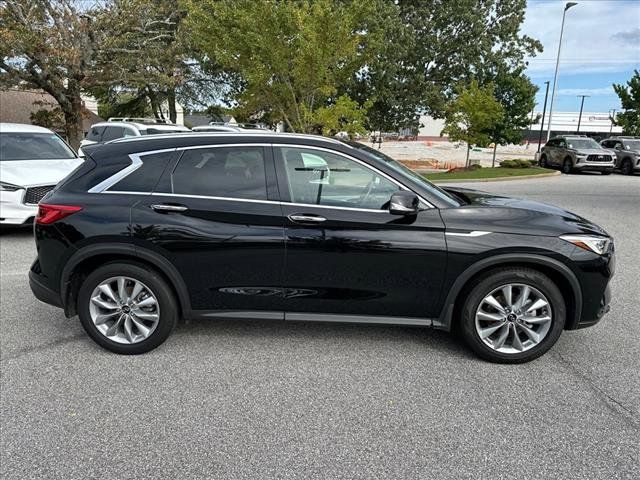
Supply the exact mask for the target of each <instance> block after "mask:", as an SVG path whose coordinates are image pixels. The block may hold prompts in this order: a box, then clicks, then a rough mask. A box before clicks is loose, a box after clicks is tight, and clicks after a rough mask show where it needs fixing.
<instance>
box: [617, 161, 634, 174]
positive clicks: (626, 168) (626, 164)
mask: <svg viewBox="0 0 640 480" xmlns="http://www.w3.org/2000/svg"><path fill="white" fill-rule="evenodd" d="M620 172H621V173H622V174H623V175H631V174H632V173H633V164H632V163H631V160H629V159H628V158H627V159H625V160H624V161H623V162H622V168H620Z"/></svg>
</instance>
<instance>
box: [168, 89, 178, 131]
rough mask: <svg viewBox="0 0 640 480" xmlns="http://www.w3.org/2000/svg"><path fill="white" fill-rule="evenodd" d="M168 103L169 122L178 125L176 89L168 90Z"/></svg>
mask: <svg viewBox="0 0 640 480" xmlns="http://www.w3.org/2000/svg"><path fill="white" fill-rule="evenodd" d="M167 103H168V104H169V120H171V122H172V123H176V120H177V119H178V113H177V112H176V90H175V89H174V88H170V89H169V90H167Z"/></svg>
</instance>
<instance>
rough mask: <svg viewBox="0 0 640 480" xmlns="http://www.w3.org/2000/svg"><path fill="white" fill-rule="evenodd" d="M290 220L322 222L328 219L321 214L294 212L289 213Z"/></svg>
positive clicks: (295, 221) (296, 221)
mask: <svg viewBox="0 0 640 480" xmlns="http://www.w3.org/2000/svg"><path fill="white" fill-rule="evenodd" d="M289 220H291V221H292V222H294V223H322V222H326V221H327V219H326V218H324V217H321V216H320V215H310V214H307V213H292V214H291V215H289Z"/></svg>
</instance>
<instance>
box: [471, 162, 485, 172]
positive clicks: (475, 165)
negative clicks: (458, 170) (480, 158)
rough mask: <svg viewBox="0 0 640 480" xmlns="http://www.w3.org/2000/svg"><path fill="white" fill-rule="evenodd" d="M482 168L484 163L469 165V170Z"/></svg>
mask: <svg viewBox="0 0 640 480" xmlns="http://www.w3.org/2000/svg"><path fill="white" fill-rule="evenodd" d="M481 168H482V165H480V164H479V163H473V164H471V165H469V170H480V169H481Z"/></svg>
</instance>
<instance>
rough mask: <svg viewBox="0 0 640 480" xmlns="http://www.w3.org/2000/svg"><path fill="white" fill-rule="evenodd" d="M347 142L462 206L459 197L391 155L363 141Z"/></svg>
mask: <svg viewBox="0 0 640 480" xmlns="http://www.w3.org/2000/svg"><path fill="white" fill-rule="evenodd" d="M345 143H347V144H348V145H350V146H352V147H354V148H357V149H358V150H359V151H360V152H362V153H363V154H365V155H366V156H367V157H369V158H372V159H374V160H378V161H382V162H385V163H386V164H387V165H388V166H390V167H391V168H393V169H394V170H395V171H397V172H398V173H400V174H401V175H402V176H404V177H405V178H409V179H410V180H412V181H413V182H415V183H417V184H419V185H420V186H421V187H423V188H424V189H425V190H428V191H429V192H430V193H431V194H433V195H435V196H437V197H438V198H440V199H441V200H444V201H445V202H446V203H448V204H450V205H451V206H452V207H458V206H460V201H459V200H458V199H457V198H455V197H454V196H453V195H451V194H449V193H447V192H445V191H444V190H442V189H441V188H439V187H437V186H435V185H434V184H433V183H431V182H430V181H428V180H427V179H426V178H424V177H423V176H422V175H419V174H417V173H416V172H414V171H413V170H411V169H410V168H409V167H407V166H405V165H403V164H402V163H400V162H398V161H396V160H394V159H393V158H391V157H390V156H388V155H385V154H384V153H382V152H381V151H380V150H376V149H374V148H371V147H368V146H367V145H363V144H362V143H358V142H345Z"/></svg>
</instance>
